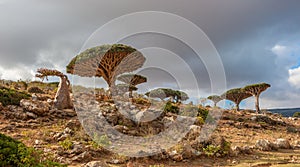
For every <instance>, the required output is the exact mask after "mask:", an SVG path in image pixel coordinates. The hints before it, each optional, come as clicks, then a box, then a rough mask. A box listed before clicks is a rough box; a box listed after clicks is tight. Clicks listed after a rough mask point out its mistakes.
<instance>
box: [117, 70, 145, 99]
mask: <svg viewBox="0 0 300 167" xmlns="http://www.w3.org/2000/svg"><path fill="white" fill-rule="evenodd" d="M117 80H119V81H122V82H124V83H125V84H126V85H128V88H129V89H128V90H129V97H132V91H133V90H134V91H135V90H137V88H136V85H139V84H141V83H144V82H147V78H146V77H144V76H142V75H137V74H123V75H121V76H119V77H118V78H117ZM131 87H134V88H136V89H132V88H131Z"/></svg>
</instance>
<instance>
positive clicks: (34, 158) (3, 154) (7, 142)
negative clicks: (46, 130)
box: [0, 134, 65, 167]
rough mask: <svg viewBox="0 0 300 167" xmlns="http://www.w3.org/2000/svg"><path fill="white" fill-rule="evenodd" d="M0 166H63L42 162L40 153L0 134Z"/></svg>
mask: <svg viewBox="0 0 300 167" xmlns="http://www.w3.org/2000/svg"><path fill="white" fill-rule="evenodd" d="M0 148H1V149H0V166H16V167H30V166H35V167H43V166H47V167H54V166H65V165H62V164H59V163H56V162H52V161H48V160H46V161H43V160H42V159H41V153H40V152H37V151H36V150H34V148H29V147H26V146H25V145H24V144H23V143H21V142H19V141H17V140H14V139H12V138H11V137H8V136H5V135H3V134H0Z"/></svg>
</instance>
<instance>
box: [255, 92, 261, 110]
mask: <svg viewBox="0 0 300 167" xmlns="http://www.w3.org/2000/svg"><path fill="white" fill-rule="evenodd" d="M255 109H256V113H260V109H259V94H258V95H256V96H255Z"/></svg>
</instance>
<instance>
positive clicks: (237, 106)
mask: <svg viewBox="0 0 300 167" xmlns="http://www.w3.org/2000/svg"><path fill="white" fill-rule="evenodd" d="M236 111H240V103H238V104H236Z"/></svg>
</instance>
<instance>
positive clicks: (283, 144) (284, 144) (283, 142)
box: [274, 138, 292, 149]
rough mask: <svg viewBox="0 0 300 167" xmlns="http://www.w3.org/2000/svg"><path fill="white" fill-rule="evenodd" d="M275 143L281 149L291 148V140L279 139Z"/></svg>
mask: <svg viewBox="0 0 300 167" xmlns="http://www.w3.org/2000/svg"><path fill="white" fill-rule="evenodd" d="M274 144H275V145H276V146H277V147H278V148H279V149H291V148H292V147H291V145H290V142H289V141H288V140H286V139H281V138H280V139H277V140H276V141H275V142H274Z"/></svg>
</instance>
